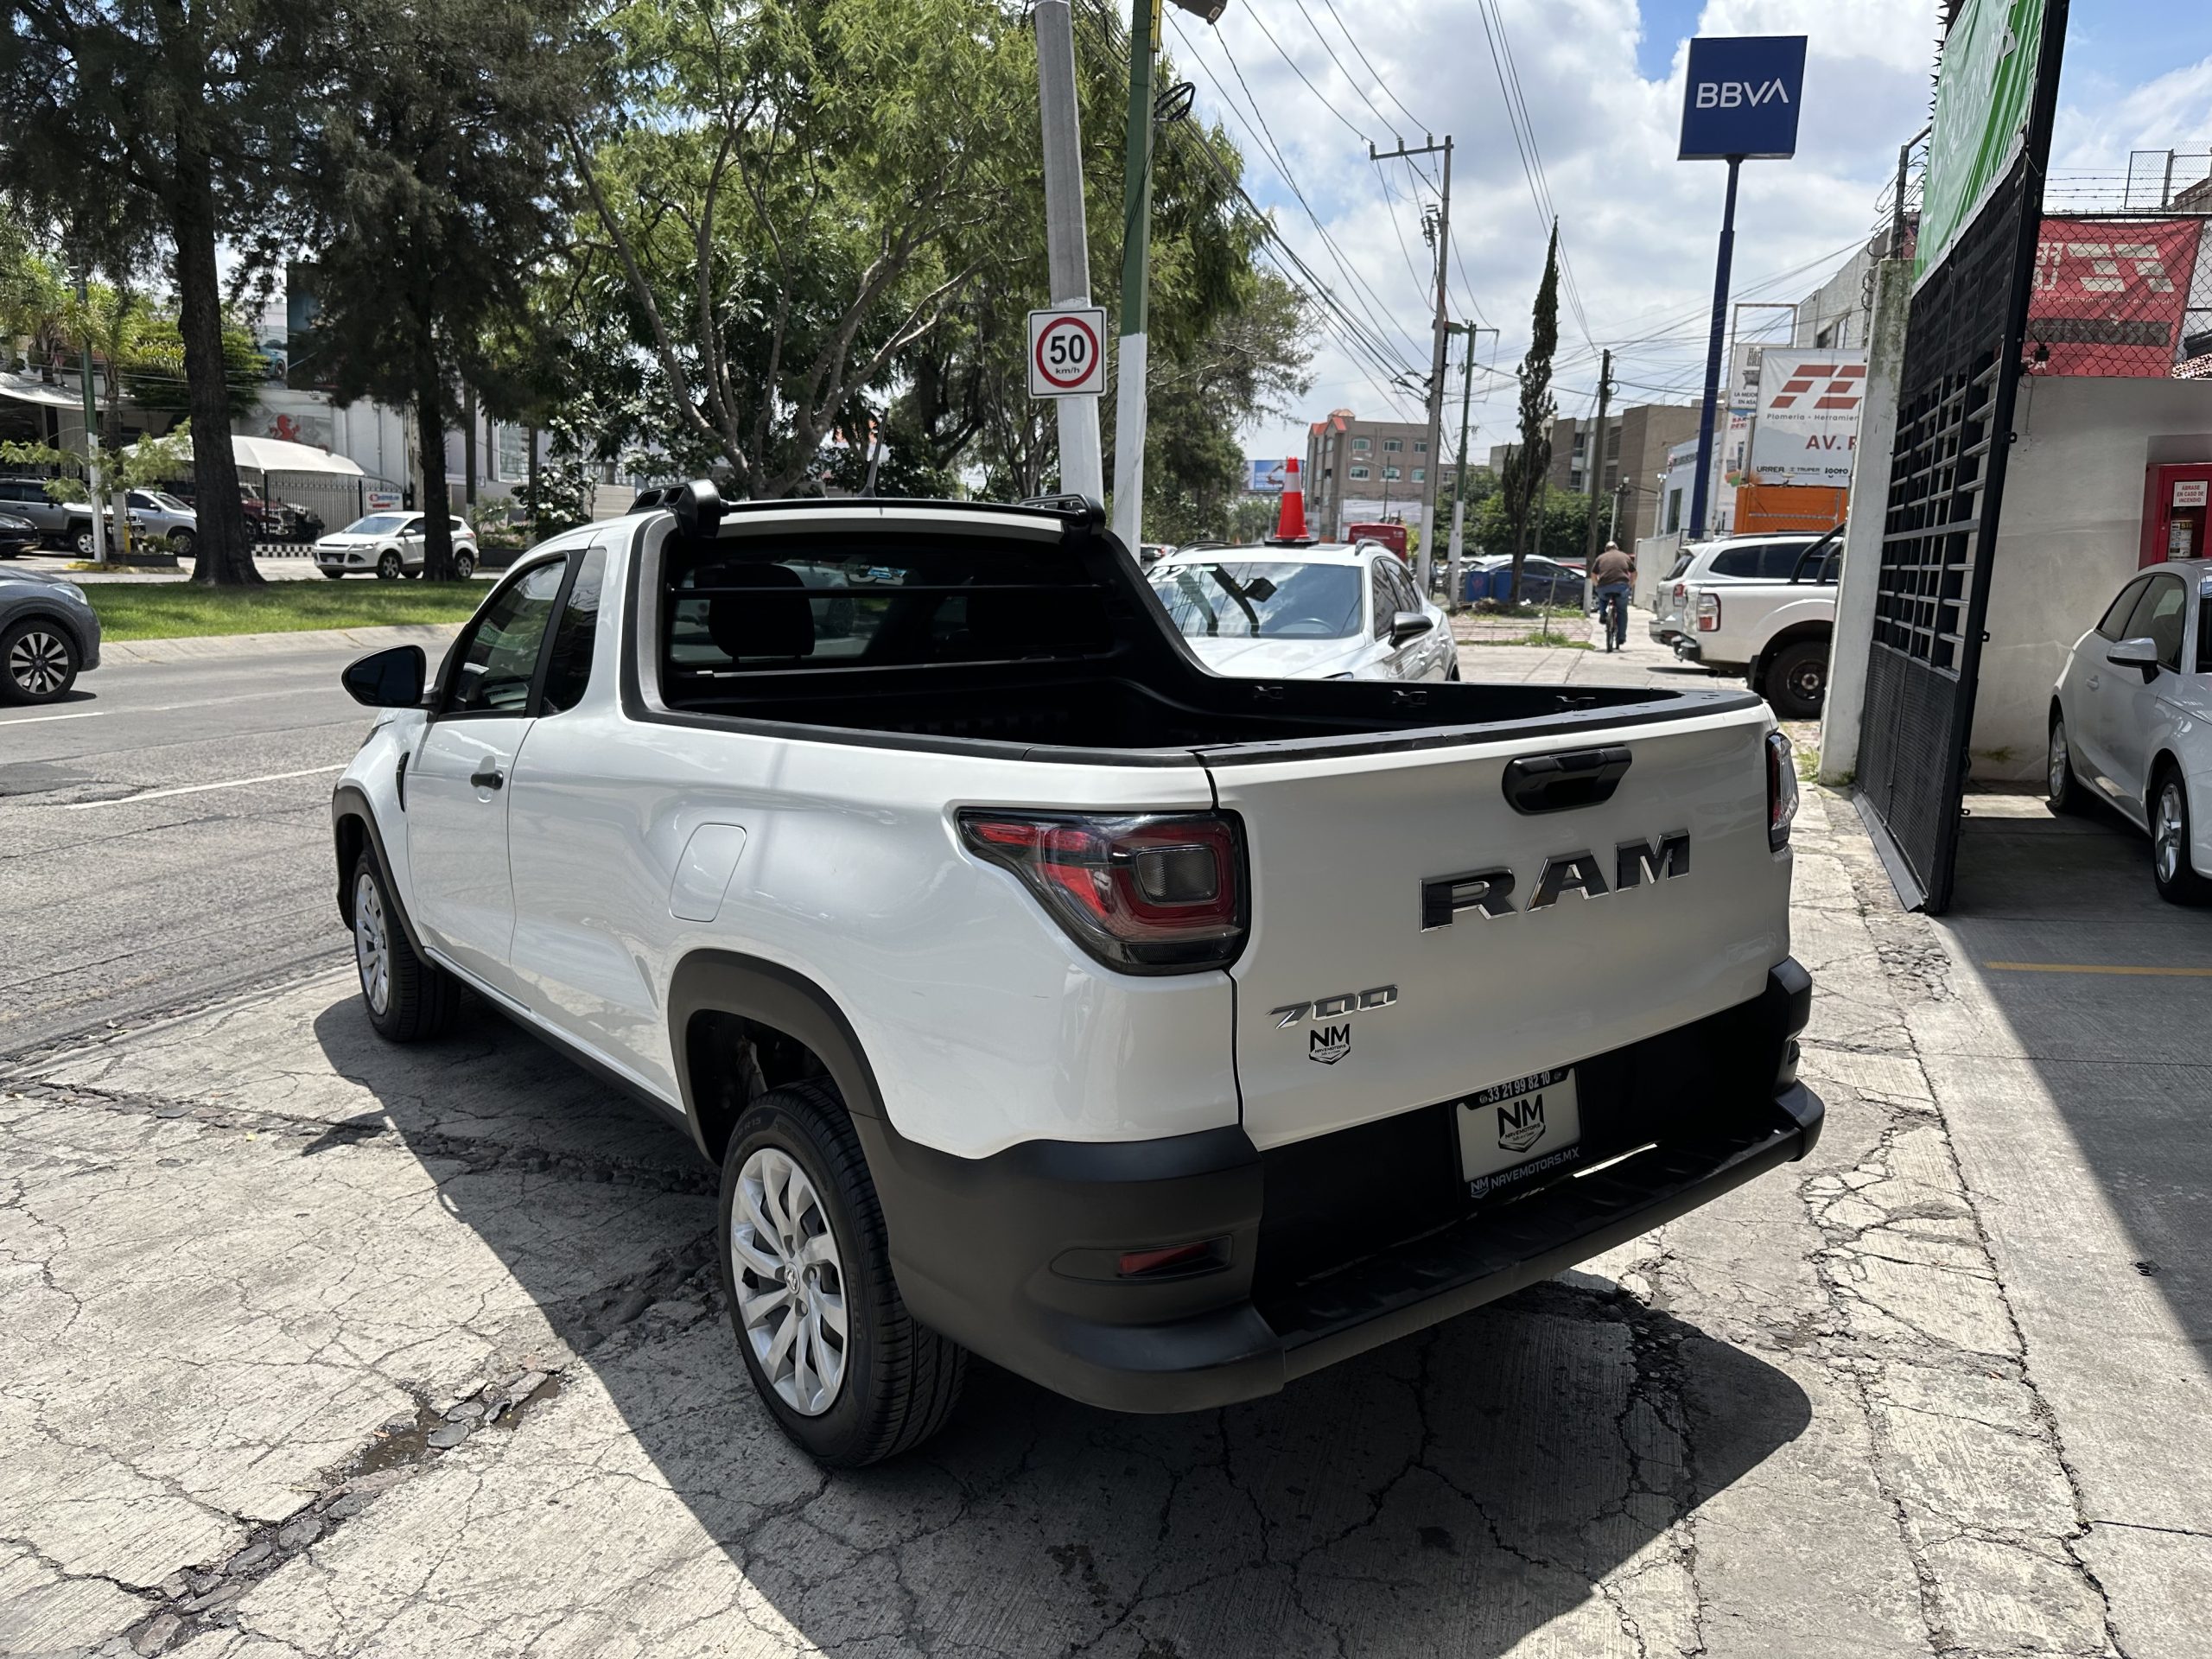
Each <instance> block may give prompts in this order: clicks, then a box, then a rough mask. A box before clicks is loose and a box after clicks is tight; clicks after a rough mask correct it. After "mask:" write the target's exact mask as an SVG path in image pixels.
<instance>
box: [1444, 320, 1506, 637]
mask: <svg viewBox="0 0 2212 1659" xmlns="http://www.w3.org/2000/svg"><path fill="white" fill-rule="evenodd" d="M1452 333H1453V334H1464V335H1465V336H1466V340H1467V356H1466V360H1465V363H1463V364H1462V365H1460V375H1459V477H1458V478H1457V479H1456V480H1453V483H1452V558H1451V563H1450V564H1449V565H1448V566H1447V567H1446V575H1445V578H1444V599H1445V605H1446V608H1447V609H1448V608H1450V607H1452V606H1453V605H1457V604H1458V603H1459V561H1460V559H1461V557H1462V555H1463V550H1464V549H1465V545H1466V524H1467V408H1468V405H1469V404H1471V403H1473V401H1474V397H1475V336H1476V335H1478V334H1496V333H1497V329H1495V328H1492V327H1490V325H1489V324H1487V323H1480V322H1462V323H1455V324H1454V325H1453V326H1452Z"/></svg>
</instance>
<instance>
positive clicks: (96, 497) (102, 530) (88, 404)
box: [77, 265, 107, 564]
mask: <svg viewBox="0 0 2212 1659" xmlns="http://www.w3.org/2000/svg"><path fill="white" fill-rule="evenodd" d="M77 310H78V314H79V317H80V319H81V320H82V321H83V323H84V328H85V332H84V333H83V334H81V335H79V339H78V351H79V357H78V370H77V372H78V377H79V379H80V380H81V382H82V383H83V384H82V385H79V387H78V390H79V391H80V392H81V393H83V395H84V402H85V493H86V496H87V497H89V498H90V499H91V501H92V563H94V564H105V563H107V525H106V524H105V522H104V521H103V520H102V519H101V518H100V462H99V453H100V416H99V409H98V408H97V407H96V406H95V405H94V404H93V401H92V296H91V287H90V284H89V283H87V282H86V274H85V270H84V267H82V266H81V265H80V266H79V267H78V270H77Z"/></svg>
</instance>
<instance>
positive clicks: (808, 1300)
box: [730, 1147, 850, 1417]
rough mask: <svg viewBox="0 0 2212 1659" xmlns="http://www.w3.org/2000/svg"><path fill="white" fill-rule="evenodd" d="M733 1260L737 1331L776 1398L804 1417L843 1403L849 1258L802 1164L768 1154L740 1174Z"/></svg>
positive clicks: (780, 1154)
mask: <svg viewBox="0 0 2212 1659" xmlns="http://www.w3.org/2000/svg"><path fill="white" fill-rule="evenodd" d="M736 1196H737V1202H736V1204H735V1205H734V1207H733V1209H732V1212H731V1216H730V1253H731V1255H732V1257H733V1258H734V1263H735V1265H736V1268H737V1270H738V1295H739V1304H740V1305H739V1308H738V1319H739V1322H740V1323H741V1325H743V1326H744V1327H745V1338H746V1341H747V1343H748V1344H751V1346H752V1349H753V1358H754V1359H755V1360H756V1361H757V1362H758V1363H759V1364H760V1374H761V1376H764V1377H766V1379H767V1380H768V1383H769V1386H770V1387H772V1388H773V1389H775V1391H776V1394H777V1396H778V1397H779V1399H781V1400H782V1401H783V1402H784V1403H785V1405H787V1406H789V1407H790V1408H791V1409H792V1410H793V1411H796V1412H798V1414H800V1415H801V1416H803V1417H819V1416H820V1415H821V1414H823V1412H825V1411H827V1410H829V1408H830V1407H831V1406H833V1405H835V1404H836V1402H837V1391H838V1389H839V1388H840V1386H841V1385H842V1383H843V1382H844V1380H845V1360H846V1355H847V1352H848V1344H849V1341H850V1330H849V1312H848V1309H847V1305H846V1300H845V1274H844V1264H843V1259H842V1256H840V1255H839V1254H838V1250H837V1238H836V1234H835V1233H833V1232H832V1231H831V1230H830V1227H829V1211H827V1210H826V1209H825V1208H824V1207H823V1203H822V1200H821V1198H819V1197H818V1196H817V1194H816V1192H815V1190H814V1184H813V1183H812V1182H811V1181H810V1180H809V1179H807V1175H806V1172H805V1171H804V1169H802V1168H800V1167H799V1165H798V1160H797V1159H795V1158H793V1157H791V1154H788V1153H785V1152H783V1151H781V1150H779V1148H777V1147H761V1148H760V1150H759V1151H757V1152H755V1153H754V1154H753V1155H752V1156H751V1157H750V1158H747V1160H745V1166H744V1167H743V1168H742V1169H741V1170H740V1171H739V1172H738V1185H737V1195H736Z"/></svg>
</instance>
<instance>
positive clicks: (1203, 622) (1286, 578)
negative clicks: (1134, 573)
mask: <svg viewBox="0 0 2212 1659" xmlns="http://www.w3.org/2000/svg"><path fill="white" fill-rule="evenodd" d="M1145 575H1146V578H1147V580H1148V581H1149V582H1151V583H1152V591H1153V592H1154V594H1157V595H1158V596H1159V599H1160V604H1161V605H1162V606H1164V607H1166V611H1167V615H1168V620H1170V621H1172V622H1173V624H1174V625H1175V626H1176V627H1177V628H1178V629H1179V630H1180V631H1181V632H1182V634H1183V637H1184V639H1185V640H1186V641H1188V642H1189V644H1190V647H1191V649H1192V651H1193V652H1196V653H1197V655H1198V660H1199V661H1200V662H1202V663H1204V664H1205V665H1206V666H1207V667H1208V668H1210V669H1211V670H1212V671H1214V672H1215V673H1217V674H1225V675H1230V676H1233V677H1237V678H1241V679H1266V680H1274V679H1288V680H1456V679H1458V678H1459V648H1458V646H1457V645H1454V644H1453V643H1452V626H1451V622H1450V620H1448V619H1447V618H1446V616H1445V614H1444V613H1443V612H1442V611H1440V610H1439V609H1438V608H1437V607H1435V606H1434V605H1433V604H1431V603H1430V602H1429V601H1427V599H1425V598H1423V597H1422V596H1421V594H1419V593H1417V592H1415V591H1414V579H1413V575H1412V573H1411V572H1410V571H1408V569H1406V566H1405V563H1404V562H1403V561H1402V560H1401V559H1400V558H1399V557H1398V556H1397V555H1396V554H1395V553H1393V552H1392V551H1391V550H1389V548H1387V547H1385V546H1383V543H1380V542H1357V543H1350V544H1346V543H1316V544H1312V545H1306V546H1299V545H1294V544H1289V543H1285V544H1281V545H1274V544H1268V543H1262V545H1260V546H1257V547H1211V548H1209V547H1190V548H1184V549H1182V550H1179V551H1177V552H1174V553H1171V554H1169V555H1168V556H1166V558H1163V559H1162V560H1160V563H1157V564H1155V565H1154V566H1153V567H1152V568H1151V569H1148V570H1147V571H1146V572H1145Z"/></svg>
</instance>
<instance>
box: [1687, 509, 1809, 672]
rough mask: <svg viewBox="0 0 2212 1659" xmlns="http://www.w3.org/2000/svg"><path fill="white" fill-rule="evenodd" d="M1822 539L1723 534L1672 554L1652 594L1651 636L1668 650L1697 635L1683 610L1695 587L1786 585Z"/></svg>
mask: <svg viewBox="0 0 2212 1659" xmlns="http://www.w3.org/2000/svg"><path fill="white" fill-rule="evenodd" d="M1820 539H1821V537H1820V535H1819V534H1818V533H1794V532H1793V533H1789V534H1785V535H1774V536H1722V537H1716V538H1714V539H1713V540H1712V541H1709V542H1692V543H1689V544H1688V545H1687V546H1685V547H1683V548H1682V549H1681V550H1679V551H1678V552H1677V553H1676V554H1675V566H1674V569H1671V570H1669V571H1668V572H1667V574H1666V575H1665V576H1664V577H1663V578H1662V580H1661V582H1660V583H1659V586H1658V588H1657V589H1656V591H1655V592H1654V593H1653V594H1652V596H1651V622H1650V626H1649V632H1650V635H1651V638H1652V639H1654V640H1656V642H1657V643H1658V644H1660V645H1666V646H1669V647H1670V648H1671V647H1672V646H1673V645H1675V642H1676V641H1677V640H1680V639H1687V638H1688V637H1689V636H1690V635H1691V634H1693V633H1694V632H1696V631H1697V620H1696V618H1695V617H1694V616H1692V615H1691V614H1690V613H1688V609H1687V608H1686V607H1687V605H1688V598H1689V591H1690V589H1691V588H1694V587H1705V588H1717V587H1720V586H1723V585H1725V584H1726V583H1729V582H1787V581H1789V577H1790V573H1791V572H1792V571H1794V570H1796V568H1797V560H1798V557H1799V556H1800V555H1801V554H1802V553H1803V552H1804V550H1806V549H1807V548H1808V547H1810V546H1812V544H1813V543H1815V542H1817V541H1819V540H1820Z"/></svg>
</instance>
